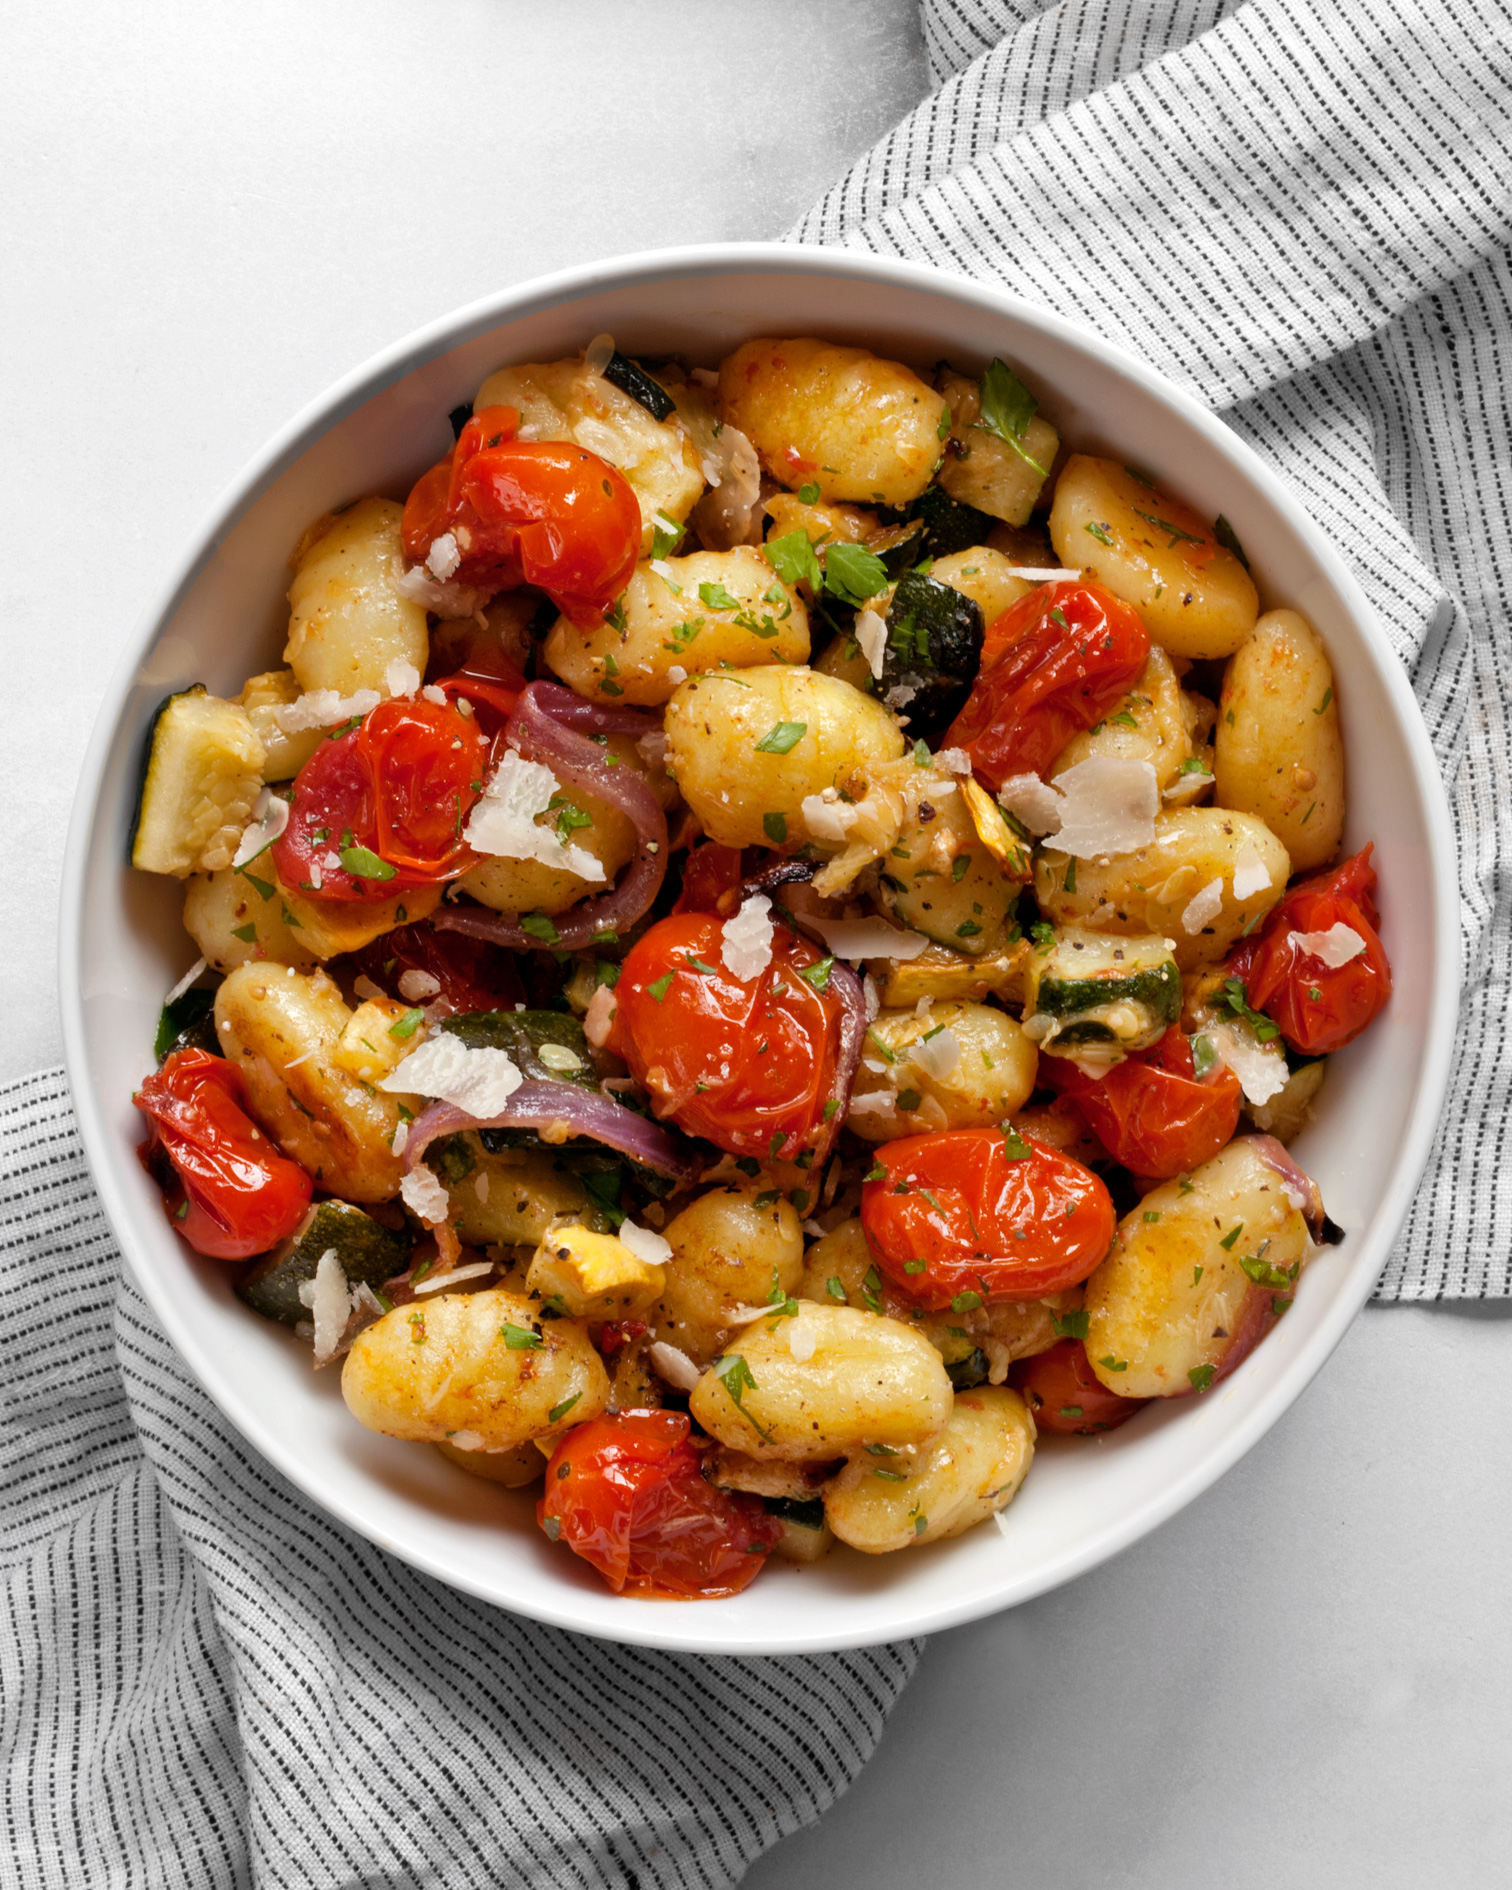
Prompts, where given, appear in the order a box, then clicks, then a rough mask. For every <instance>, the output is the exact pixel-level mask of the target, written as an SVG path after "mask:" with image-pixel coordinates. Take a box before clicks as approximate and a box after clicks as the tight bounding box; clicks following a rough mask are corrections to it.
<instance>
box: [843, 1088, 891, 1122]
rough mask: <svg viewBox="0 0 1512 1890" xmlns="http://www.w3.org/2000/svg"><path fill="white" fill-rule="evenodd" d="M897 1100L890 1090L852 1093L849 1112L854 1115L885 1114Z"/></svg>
mask: <svg viewBox="0 0 1512 1890" xmlns="http://www.w3.org/2000/svg"><path fill="white" fill-rule="evenodd" d="M897 1100H898V1099H897V1097H896V1096H894V1095H893V1094H892V1092H891V1091H890V1090H885V1089H869V1090H865V1091H863V1092H862V1093H861V1094H860V1095H856V1094H852V1096H851V1099H850V1110H849V1114H851V1115H853V1116H866V1115H877V1114H884V1113H885V1112H886V1111H888V1110H890V1109H891V1108H893V1107H894V1105H895V1104H896V1103H897Z"/></svg>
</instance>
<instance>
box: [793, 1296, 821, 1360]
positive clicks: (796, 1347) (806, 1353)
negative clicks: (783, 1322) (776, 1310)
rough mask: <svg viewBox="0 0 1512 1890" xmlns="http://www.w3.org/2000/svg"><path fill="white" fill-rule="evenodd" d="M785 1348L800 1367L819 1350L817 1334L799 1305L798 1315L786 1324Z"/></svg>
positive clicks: (810, 1320)
mask: <svg viewBox="0 0 1512 1890" xmlns="http://www.w3.org/2000/svg"><path fill="white" fill-rule="evenodd" d="M787 1348H788V1350H789V1351H790V1352H791V1353H792V1355H793V1357H794V1358H795V1359H797V1361H798V1363H799V1364H800V1365H806V1364H807V1363H808V1361H809V1360H810V1359H811V1358H812V1357H813V1356H814V1354H815V1352H817V1351H818V1350H819V1332H818V1328H817V1327H816V1326H815V1324H814V1322H813V1320H812V1319H805V1318H804V1316H803V1308H802V1306H801V1305H800V1306H799V1308H798V1315H797V1317H796V1318H794V1319H789V1320H788V1322H787Z"/></svg>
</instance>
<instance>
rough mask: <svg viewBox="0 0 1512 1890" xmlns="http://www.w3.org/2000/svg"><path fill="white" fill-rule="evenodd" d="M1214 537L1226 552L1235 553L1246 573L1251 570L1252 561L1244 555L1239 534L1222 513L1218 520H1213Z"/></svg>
mask: <svg viewBox="0 0 1512 1890" xmlns="http://www.w3.org/2000/svg"><path fill="white" fill-rule="evenodd" d="M1213 536H1214V537H1215V538H1216V539H1217V540H1218V542H1219V544H1220V545H1222V546H1223V548H1224V550H1225V551H1231V552H1233V554H1234V556H1235V557H1236V558H1237V559H1238V560H1239V562H1240V563H1241V564H1242V565H1243V566H1244V568H1245V570H1246V571H1247V570H1248V569H1249V568H1250V561H1249V559H1248V558H1247V557H1246V556H1245V555H1244V547H1243V545H1241V544H1240V542H1239V534H1238V533H1237V532H1236V531H1235V530H1234V528H1233V526H1232V525H1230V524H1229V522H1228V520H1227V519H1226V518H1225V517H1224V516H1223V514H1222V513H1221V512H1220V513H1219V514H1218V516H1217V518H1215V519H1214V520H1213Z"/></svg>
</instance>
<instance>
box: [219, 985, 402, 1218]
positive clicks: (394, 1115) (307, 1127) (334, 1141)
mask: <svg viewBox="0 0 1512 1890" xmlns="http://www.w3.org/2000/svg"><path fill="white" fill-rule="evenodd" d="M351 1019H352V1013H351V1012H350V1011H349V1010H348V1009H347V1007H346V1005H345V1004H344V1003H343V1002H342V997H341V993H340V991H339V990H337V988H336V985H335V984H334V983H333V981H332V980H331V979H330V978H329V977H327V975H326V974H325V972H323V971H316V972H314V973H312V974H311V975H309V976H308V977H306V976H302V975H301V974H300V973H298V972H296V971H294V970H293V969H292V968H289V967H284V966H280V965H241V966H238V967H237V968H236V969H235V970H234V971H232V972H231V973H229V975H228V976H227V978H226V980H225V982H224V983H223V984H222V985H221V987H220V989H219V990H218V991H217V992H216V994H215V1027H216V1032H217V1036H218V1038H219V1041H220V1045H221V1049H222V1052H223V1053H224V1055H225V1056H226V1058H227V1060H228V1061H229V1062H231V1063H233V1064H235V1065H236V1067H237V1068H238V1069H239V1070H240V1071H241V1074H242V1078H243V1080H244V1082H245V1084H246V1089H247V1108H248V1111H249V1113H250V1114H251V1116H252V1117H253V1119H254V1120H255V1121H256V1122H257V1123H258V1124H259V1125H260V1126H261V1127H262V1128H263V1129H265V1130H266V1131H267V1133H268V1134H269V1135H270V1136H272V1138H273V1140H274V1141H275V1142H276V1143H277V1144H278V1146H279V1147H280V1148H281V1149H282V1150H283V1152H284V1153H285V1154H286V1155H290V1156H292V1157H293V1158H294V1160H295V1161H297V1162H298V1163H299V1164H300V1166H301V1167H302V1168H304V1169H305V1171H306V1172H307V1173H308V1174H309V1175H310V1176H311V1178H312V1179H313V1180H314V1182H315V1183H316V1185H317V1186H318V1187H320V1188H321V1189H323V1190H324V1191H325V1192H326V1193H328V1194H338V1195H341V1196H342V1197H343V1198H344V1199H345V1200H348V1201H388V1200H391V1199H392V1198H393V1197H394V1196H395V1195H396V1194H397V1193H398V1192H399V1183H400V1180H401V1178H402V1175H403V1168H402V1165H401V1163H400V1160H399V1157H398V1156H397V1155H396V1154H395V1153H394V1151H393V1143H394V1136H395V1133H396V1131H397V1130H398V1128H399V1125H400V1122H401V1120H402V1117H401V1114H400V1105H401V1102H405V1103H406V1104H407V1106H409V1107H410V1108H411V1111H412V1112H413V1111H414V1110H416V1109H418V1108H419V1107H423V1105H422V1104H421V1103H420V1101H419V1098H418V1097H409V1098H407V1099H406V1098H401V1097H399V1096H393V1095H389V1094H387V1093H386V1092H384V1091H382V1090H377V1089H374V1088H373V1087H372V1086H371V1085H370V1084H367V1083H364V1082H362V1081H360V1080H359V1079H358V1078H357V1077H355V1076H353V1075H352V1074H351V1073H350V1072H349V1071H347V1070H345V1069H343V1068H342V1066H341V1064H340V1063H339V1062H338V1061H337V1056H336V1053H337V1050H338V1048H339V1047H340V1044H341V1041H342V1037H343V1034H344V1032H345V1031H346V1028H347V1026H348V1024H349V1023H350V1022H351Z"/></svg>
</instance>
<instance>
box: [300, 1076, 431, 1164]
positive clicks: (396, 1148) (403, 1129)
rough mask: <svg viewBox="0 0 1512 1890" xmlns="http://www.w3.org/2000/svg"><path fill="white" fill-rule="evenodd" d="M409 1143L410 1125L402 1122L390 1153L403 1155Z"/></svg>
mask: <svg viewBox="0 0 1512 1890" xmlns="http://www.w3.org/2000/svg"><path fill="white" fill-rule="evenodd" d="M285 1067H286V1068H287V1067H288V1066H287V1065H286V1066H285ZM408 1141H409V1124H408V1123H407V1122H401V1123H400V1124H399V1127H398V1128H397V1129H395V1131H394V1139H393V1141H392V1142H390V1143H389V1153H390V1154H392V1155H402V1154H403V1153H404V1145H405V1143H406V1142H408Z"/></svg>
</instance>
